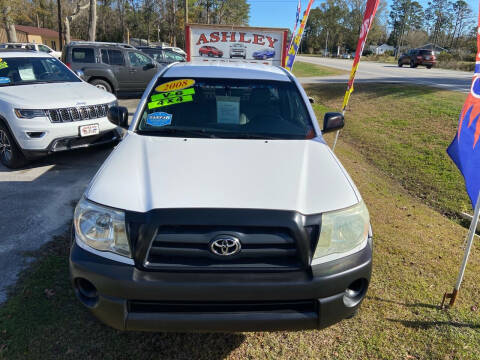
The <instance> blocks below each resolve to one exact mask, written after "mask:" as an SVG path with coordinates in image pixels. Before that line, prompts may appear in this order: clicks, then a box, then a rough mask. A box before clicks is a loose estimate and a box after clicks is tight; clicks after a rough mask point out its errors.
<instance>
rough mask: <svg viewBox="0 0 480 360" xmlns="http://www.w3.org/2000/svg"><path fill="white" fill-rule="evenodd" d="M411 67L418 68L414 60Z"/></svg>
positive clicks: (411, 61)
mask: <svg viewBox="0 0 480 360" xmlns="http://www.w3.org/2000/svg"><path fill="white" fill-rule="evenodd" d="M410 67H411V68H416V67H417V65H416V64H415V62H414V61H413V60H410Z"/></svg>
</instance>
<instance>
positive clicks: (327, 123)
mask: <svg viewBox="0 0 480 360" xmlns="http://www.w3.org/2000/svg"><path fill="white" fill-rule="evenodd" d="M344 126H345V118H344V117H343V114H341V113H336V112H327V113H326V114H325V116H324V117H323V130H322V134H325V133H328V132H332V131H335V130H340V129H342V128H343V127H344Z"/></svg>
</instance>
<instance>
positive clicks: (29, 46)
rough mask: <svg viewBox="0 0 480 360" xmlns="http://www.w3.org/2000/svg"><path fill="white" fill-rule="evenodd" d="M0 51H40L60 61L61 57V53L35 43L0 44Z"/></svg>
mask: <svg viewBox="0 0 480 360" xmlns="http://www.w3.org/2000/svg"><path fill="white" fill-rule="evenodd" d="M0 49H27V50H34V51H40V52H43V53H46V54H49V55H51V56H53V57H55V58H57V59H60V58H61V56H62V53H61V52H60V51H56V50H53V49H52V48H50V47H48V46H47V45H43V44H37V43H3V44H0Z"/></svg>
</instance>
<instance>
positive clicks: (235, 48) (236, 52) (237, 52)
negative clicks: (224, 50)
mask: <svg viewBox="0 0 480 360" xmlns="http://www.w3.org/2000/svg"><path fill="white" fill-rule="evenodd" d="M234 57H241V58H244V59H245V58H246V57H247V50H246V47H245V45H244V44H240V43H235V44H233V45H230V59H231V58H234Z"/></svg>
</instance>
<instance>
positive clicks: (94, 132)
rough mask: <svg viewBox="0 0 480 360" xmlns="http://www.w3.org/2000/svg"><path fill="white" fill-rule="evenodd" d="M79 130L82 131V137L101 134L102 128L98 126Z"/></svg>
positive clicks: (94, 125) (92, 125)
mask: <svg viewBox="0 0 480 360" xmlns="http://www.w3.org/2000/svg"><path fill="white" fill-rule="evenodd" d="M79 130H80V137H85V136H92V135H98V134H100V127H99V126H98V124H91V125H84V126H80V127H79Z"/></svg>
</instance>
